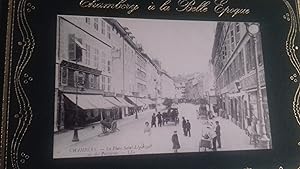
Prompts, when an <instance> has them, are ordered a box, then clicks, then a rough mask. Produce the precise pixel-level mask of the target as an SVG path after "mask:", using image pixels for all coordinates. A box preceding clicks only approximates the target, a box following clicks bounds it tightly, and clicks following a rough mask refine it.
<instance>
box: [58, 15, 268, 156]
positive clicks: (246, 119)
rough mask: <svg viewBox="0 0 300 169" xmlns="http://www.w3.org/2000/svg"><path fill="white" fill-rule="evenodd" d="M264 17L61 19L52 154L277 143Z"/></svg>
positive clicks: (257, 147) (190, 150)
mask: <svg viewBox="0 0 300 169" xmlns="http://www.w3.org/2000/svg"><path fill="white" fill-rule="evenodd" d="M263 41H264V39H263V38H262V33H261V28H260V24H259V23H256V22H226V21H189V20H165V19H164V20H163V19H129V18H108V17H97V16H71V15H58V16H57V32H56V65H55V68H56V75H55V78H56V79H55V93H54V95H55V97H54V98H55V101H54V103H55V104H54V105H53V106H54V112H53V117H54V124H53V126H54V127H53V133H54V134H53V135H54V138H53V139H54V145H53V158H55V159H59V158H78V157H102V156H124V155H150V154H173V153H178V154H180V153H203V152H206V153H207V152H208V153H214V152H219V151H244V150H263V149H265V150H267V149H272V137H271V127H270V117H269V116H270V114H271V112H269V108H268V97H267V89H266V87H267V85H266V82H265V71H264V55H263V54H264V52H263V45H262V44H263V43H262V42H263Z"/></svg>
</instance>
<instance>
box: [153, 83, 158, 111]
mask: <svg viewBox="0 0 300 169" xmlns="http://www.w3.org/2000/svg"><path fill="white" fill-rule="evenodd" d="M154 82H155V112H156V113H157V92H158V91H157V80H156V79H154Z"/></svg>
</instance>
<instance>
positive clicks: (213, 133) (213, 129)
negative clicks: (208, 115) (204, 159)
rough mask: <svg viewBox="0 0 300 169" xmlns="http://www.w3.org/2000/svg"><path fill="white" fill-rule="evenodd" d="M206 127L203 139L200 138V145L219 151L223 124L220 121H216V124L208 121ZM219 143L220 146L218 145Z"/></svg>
mask: <svg viewBox="0 0 300 169" xmlns="http://www.w3.org/2000/svg"><path fill="white" fill-rule="evenodd" d="M205 126H206V127H205V128H204V130H203V131H202V139H201V140H200V143H199V144H200V145H199V150H200V147H204V148H205V149H206V148H211V149H212V151H217V148H221V126H220V122H219V121H215V124H213V123H210V122H208V121H207V122H206V125H205ZM217 144H218V147H217Z"/></svg>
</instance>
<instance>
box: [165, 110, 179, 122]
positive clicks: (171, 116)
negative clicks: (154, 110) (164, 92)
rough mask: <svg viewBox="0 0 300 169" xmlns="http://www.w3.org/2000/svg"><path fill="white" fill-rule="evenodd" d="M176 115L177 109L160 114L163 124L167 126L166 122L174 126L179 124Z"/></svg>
mask: <svg viewBox="0 0 300 169" xmlns="http://www.w3.org/2000/svg"><path fill="white" fill-rule="evenodd" d="M178 114H179V112H178V108H169V109H168V110H167V112H164V113H163V114H162V117H163V123H164V124H168V122H174V124H175V126H176V125H177V124H178V123H179V118H178Z"/></svg>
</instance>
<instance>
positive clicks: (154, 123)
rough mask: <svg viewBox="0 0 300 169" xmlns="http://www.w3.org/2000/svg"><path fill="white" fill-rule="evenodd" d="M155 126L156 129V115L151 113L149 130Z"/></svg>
mask: <svg viewBox="0 0 300 169" xmlns="http://www.w3.org/2000/svg"><path fill="white" fill-rule="evenodd" d="M153 126H155V127H156V115H155V113H153V115H152V119H151V128H152V127H153Z"/></svg>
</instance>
